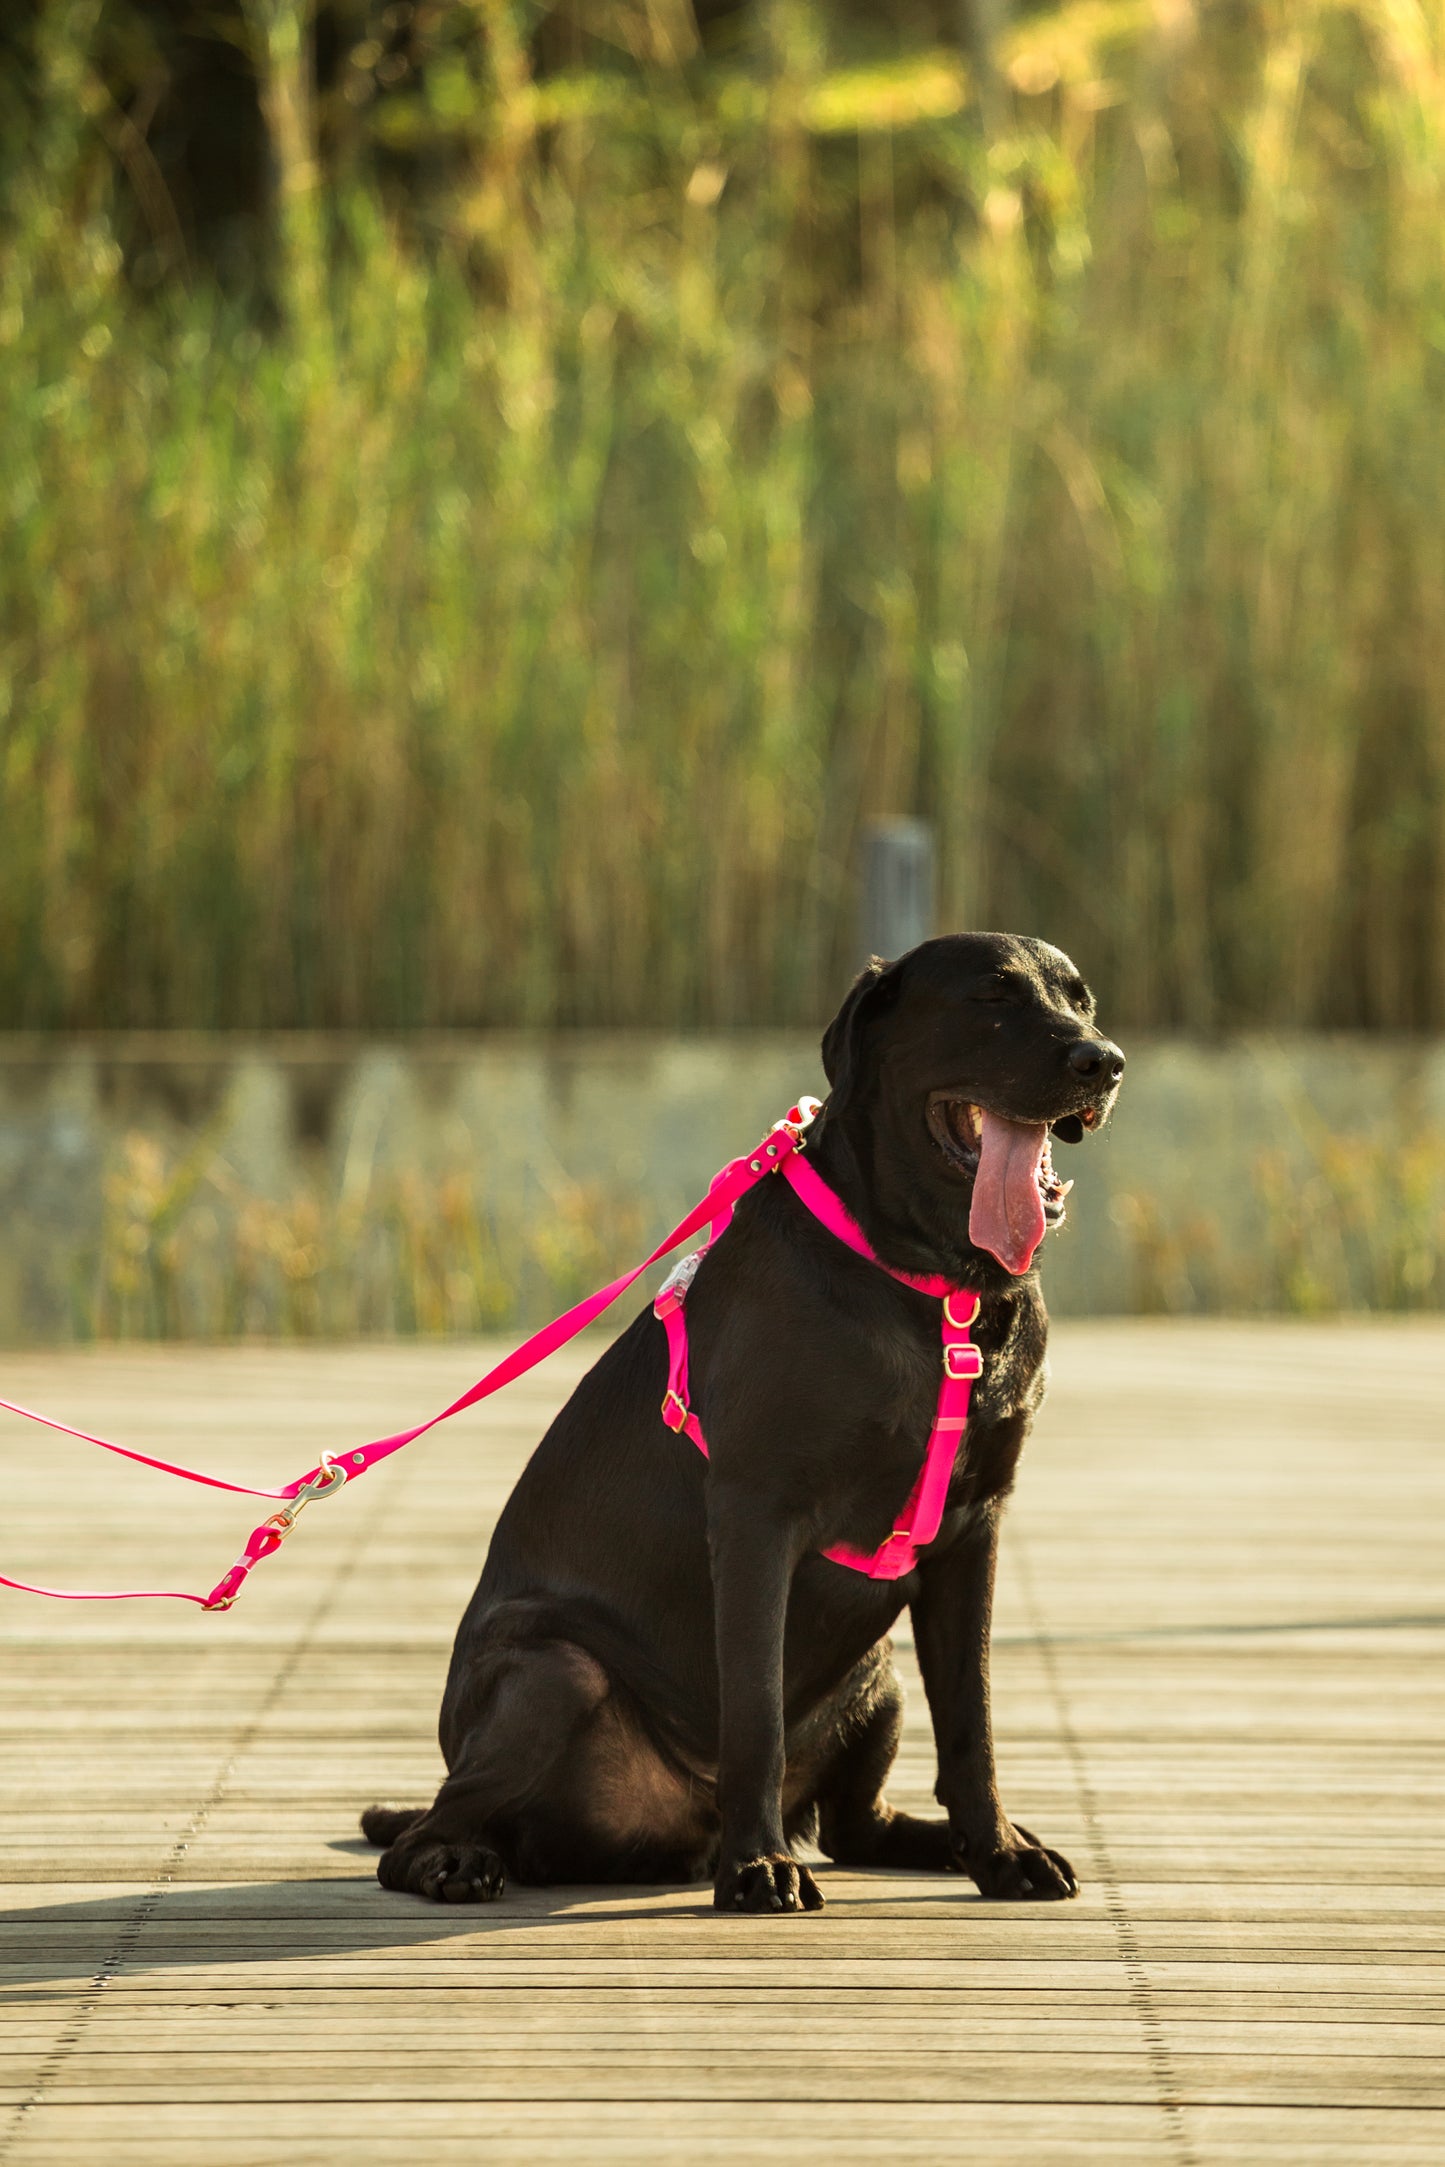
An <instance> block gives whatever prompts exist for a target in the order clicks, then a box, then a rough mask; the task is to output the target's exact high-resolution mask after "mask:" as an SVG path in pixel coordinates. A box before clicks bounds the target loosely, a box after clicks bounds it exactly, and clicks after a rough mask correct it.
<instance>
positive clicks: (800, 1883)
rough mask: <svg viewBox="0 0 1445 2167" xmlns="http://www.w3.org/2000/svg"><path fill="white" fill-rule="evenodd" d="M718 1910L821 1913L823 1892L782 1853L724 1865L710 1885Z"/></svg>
mask: <svg viewBox="0 0 1445 2167" xmlns="http://www.w3.org/2000/svg"><path fill="white" fill-rule="evenodd" d="M712 1900H713V1905H714V1907H715V1908H716V1909H717V1910H718V1911H821V1910H822V1908H823V1892H822V1890H821V1889H820V1888H819V1886H818V1884H817V1882H816V1881H815V1880H814V1879H813V1876H812V1875H811V1874H810V1873H809V1871H808V1869H807V1867H806V1866H800V1865H799V1864H798V1862H797V1860H796V1859H795V1858H789V1857H788V1854H787V1853H786V1852H785V1851H774V1852H770V1853H769V1854H768V1855H767V1856H766V1857H764V1858H755V1859H739V1860H737V1861H735V1862H734V1863H733V1864H732V1865H730V1866H724V1867H723V1868H722V1869H721V1871H720V1872H719V1874H718V1877H717V1880H716V1881H715V1883H714V1884H713V1892H712Z"/></svg>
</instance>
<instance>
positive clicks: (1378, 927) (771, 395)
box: [0, 0, 1445, 1032]
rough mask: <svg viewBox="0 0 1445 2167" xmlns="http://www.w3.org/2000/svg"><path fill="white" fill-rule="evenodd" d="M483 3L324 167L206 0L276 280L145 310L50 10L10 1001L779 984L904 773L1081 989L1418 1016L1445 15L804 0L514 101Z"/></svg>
mask: <svg viewBox="0 0 1445 2167" xmlns="http://www.w3.org/2000/svg"><path fill="white" fill-rule="evenodd" d="M472 12H473V14H474V15H475V16H476V18H477V20H478V22H480V24H481V25H482V29H483V31H484V32H485V35H482V36H480V37H479V38H478V39H477V40H476V41H474V42H473V43H472V44H470V45H468V46H466V47H465V48H464V49H462V48H459V50H458V54H457V56H456V57H455V58H454V60H453V61H452V62H450V63H449V64H448V66H447V67H438V68H436V69H434V70H432V71H431V72H430V73H429V74H428V76H427V79H426V82H425V84H424V86H423V87H422V88H421V89H419V90H418V91H417V92H416V94H415V96H414V97H412V98H411V99H410V100H408V99H405V98H398V99H395V100H391V101H389V102H388V103H387V105H386V107H385V108H384V109H383V110H382V111H379V112H378V117H377V130H376V138H375V140H373V141H372V142H371V143H370V145H369V148H368V149H367V151H366V154H365V155H360V154H358V155H357V156H356V157H354V158H352V159H350V160H349V161H347V162H345V163H344V165H343V166H340V167H331V168H327V169H325V176H324V178H323V179H321V180H320V181H318V179H317V172H318V169H317V167H316V166H315V164H314V149H315V145H314V140H313V136H314V123H313V117H312V114H311V109H310V103H309V98H308V84H307V74H306V64H305V61H306V42H305V37H304V35H303V32H304V20H303V16H302V13H301V11H300V10H299V9H298V7H296V6H294V5H292V4H291V0H249V4H248V21H249V24H250V28H251V32H252V36H253V41H254V57H255V63H256V66H257V68H258V71H259V75H260V80H261V83H262V91H263V105H264V111H265V115H266V120H267V125H268V128H269V131H270V138H271V145H272V154H273V162H274V167H275V173H276V180H277V205H278V219H277V225H276V232H275V266H274V270H275V276H274V282H273V291H272V292H271V294H270V295H269V297H265V298H258V297H254V296H247V295H245V294H238V293H234V292H233V293H230V294H224V293H222V292H221V291H219V290H217V289H216V288H214V287H213V286H211V285H209V284H208V283H206V282H205V281H203V280H194V281H192V282H191V283H190V284H189V285H188V284H187V283H186V281H185V280H184V279H183V278H182V276H181V274H180V272H179V270H177V271H175V273H174V275H172V276H169V277H168V278H167V279H166V280H164V281H163V282H162V283H161V285H160V287H159V288H158V289H157V290H155V291H152V292H148V293H146V294H144V295H143V296H142V295H138V293H137V291H136V289H135V285H134V282H133V280H132V279H131V277H130V275H129V270H128V265H127V261H126V257H125V252H124V250H123V248H122V245H121V237H120V236H119V232H118V226H117V214H116V186H117V183H116V170H117V158H118V157H119V155H120V154H119V153H118V152H117V151H116V150H115V149H114V148H113V144H114V142H115V140H116V137H115V131H114V129H112V130H111V132H110V134H109V135H107V133H106V131H105V130H104V129H103V128H102V127H101V126H100V119H101V117H102V116H101V115H100V109H99V102H98V101H99V99H100V97H101V96H103V93H100V92H99V91H98V88H97V81H96V77H95V73H94V69H93V67H92V66H91V62H90V58H89V54H90V49H91V41H92V40H93V37H94V34H95V22H96V16H97V6H96V4H95V0H55V4H53V5H51V6H50V7H49V8H48V9H47V10H45V11H44V14H43V18H42V27H41V31H40V33H39V36H40V45H39V47H38V55H39V58H38V70H39V80H40V83H41V86H42V94H41V95H40V96H39V97H38V98H37V100H36V101H35V102H34V105H33V108H32V109H30V110H28V112H27V113H26V115H24V116H22V117H17V118H15V120H14V125H8V126H7V128H6V130H5V144H4V149H3V152H0V162H3V173H4V195H3V210H0V217H3V225H4V246H3V252H0V505H3V521H0V834H3V838H4V846H3V850H0V926H3V928H4V937H3V940H0V1017H3V1019H4V1020H5V1021H7V1022H9V1023H11V1024H23V1025H29V1026H41V1027H57V1028H58V1027H72V1026H79V1025H107V1024H117V1023H126V1024H130V1025H178V1024H185V1025H200V1026H207V1025H215V1026H226V1027H242V1026H246V1027H267V1026H274V1025H283V1026H285V1025H302V1024H304V1025H347V1026H349V1025H362V1026H368V1027H392V1026H406V1025H411V1024H418V1023H439V1024H453V1023H457V1024H491V1023H562V1024H571V1023H591V1022H606V1023H633V1022H643V1021H647V1022H663V1023H674V1024H679V1025H691V1024H697V1023H709V1024H716V1023H724V1024H725V1023H737V1022H779V1021H792V1020H796V1019H805V1020H812V1019H814V1018H815V1017H816V1016H817V1015H818V1014H819V1013H821V1012H826V1010H827V1009H828V1008H829V1007H830V1006H831V1004H832V998H833V997H834V996H835V994H836V990H837V987H838V985H839V983H840V982H841V980H842V978H843V977H844V975H845V974H846V970H847V968H848V967H849V965H850V964H851V962H852V960H853V957H852V952H851V950H852V890H851V886H850V880H851V867H852V865H853V862H854V854H855V841H856V837H857V834H858V830H859V827H860V824H861V823H862V822H864V821H865V820H867V819H868V818H870V817H872V816H873V815H876V814H880V813H890V812H898V811H905V812H921V813H924V814H926V815H927V816H928V817H930V818H931V819H933V820H935V821H936V822H937V824H938V829H939V834H940V841H941V846H942V849H941V856H942V874H943V883H942V886H943V892H942V896H941V909H942V915H943V918H944V921H945V922H946V923H951V924H952V923H989V922H992V923H998V924H1009V925H1015V926H1018V927H1020V928H1021V929H1025V930H1029V931H1038V932H1043V933H1046V934H1048V935H1050V936H1051V937H1054V938H1058V939H1060V940H1062V941H1064V942H1065V943H1066V944H1067V945H1069V946H1071V947H1073V948H1074V949H1075V950H1076V951H1077V953H1078V954H1079V957H1080V960H1081V961H1083V962H1084V964H1085V967H1086V969H1087V970H1088V971H1089V974H1090V975H1091V977H1093V978H1095V979H1096V980H1097V981H1098V983H1099V985H1100V988H1101V990H1102V991H1103V992H1104V993H1105V994H1106V996H1107V998H1108V1004H1109V1011H1108V1012H1109V1015H1110V1018H1111V1021H1113V1022H1114V1023H1115V1025H1116V1027H1118V1028H1125V1027H1127V1025H1128V1024H1129V1023H1130V1022H1135V1023H1137V1022H1147V1023H1150V1024H1155V1025H1165V1026H1183V1027H1187V1028H1191V1029H1195V1030H1201V1031H1206V1032H1207V1031H1210V1030H1212V1029H1214V1028H1216V1027H1217V1026H1219V1025H1221V1024H1223V1023H1226V1022H1228V1023H1234V1022H1244V1021H1248V1020H1253V1019H1263V1020H1267V1021H1271V1022H1276V1023H1281V1024H1291V1025H1308V1024H1327V1025H1340V1024H1343V1025H1366V1026H1391V1027H1405V1028H1438V1027H1440V1026H1441V1024H1442V1023H1445V944H1442V941H1441V937H1440V936H1441V931H1442V927H1445V642H1442V638H1441V629H1440V616H1441V597H1442V594H1445V579H1442V573H1445V563H1442V555H1445V522H1442V519H1441V513H1440V507H1441V504H1442V502H1445V434H1442V431H1441V428H1440V426H1439V417H1440V413H1441V411H1442V395H1445V256H1442V250H1441V240H1440V237H1441V232H1442V225H1445V219H1442V212H1445V202H1442V193H1445V9H1442V7H1441V5H1439V4H1437V0H1329V4H1323V0H1290V4H1288V5H1284V4H1280V0H1251V4H1248V5H1244V4H1241V5H1238V6H1231V7H1204V8H1200V9H1197V10H1196V9H1194V8H1191V7H1190V6H1188V5H1187V4H1185V0H1172V4H1170V5H1168V6H1165V5H1163V4H1160V5H1153V6H1151V5H1140V4H1125V0H1120V4H1112V0H1088V4H1084V5H1075V6H1072V7H1066V8H1064V9H1061V10H1054V11H1046V12H1044V13H1041V14H1036V15H1031V16H1028V17H1026V18H1023V19H1022V20H1020V21H1018V22H1017V23H1015V24H1014V25H1013V27H1012V28H1011V29H1009V31H1008V32H1007V33H1006V35H1005V36H1004V38H1003V40H1002V42H1001V44H1000V46H999V48H998V52H997V54H996V63H997V66H996V73H995V74H994V75H993V76H991V77H989V78H987V79H986V81H985V83H984V86H983V90H982V93H981V92H980V86H979V84H978V83H977V82H976V81H975V80H974V79H973V77H972V76H970V74H969V72H968V71H967V69H965V67H964V65H963V63H962V62H961V61H960V60H959V59H958V58H957V56H956V55H952V54H947V53H939V52H933V51H917V52H912V53H904V54H903V55H902V57H901V58H895V59H891V60H889V61H887V62H886V63H885V62H883V61H877V62H876V63H875V62H873V61H870V60H868V59H867V58H866V57H865V59H864V60H862V61H859V60H857V59H856V57H855V58H851V59H850V57H849V55H848V54H846V53H841V52H839V51H835V50H834V49H833V48H832V46H830V43H829V38H828V36H827V34H825V31H824V28H823V26H822V22H821V18H820V17H819V15H818V14H817V13H815V12H814V11H813V10H811V9H809V8H807V7H802V6H793V5H780V6H775V7H772V8H769V9H767V10H766V11H764V25H763V29H762V31H761V32H760V33H759V37H758V40H757V42H756V45H755V47H754V48H753V49H751V50H750V51H749V53H748V54H746V55H744V56H743V57H742V58H741V59H740V60H738V61H737V62H736V63H735V64H730V65H727V66H723V65H720V64H719V65H716V66H709V67H707V68H705V69H699V68H698V67H697V66H696V65H691V64H690V65H688V66H684V65H682V64H680V63H679V64H676V65H674V64H672V63H671V62H669V61H668V60H667V58H666V56H665V55H663V56H662V57H658V54H657V53H655V52H654V53H652V54H651V56H650V57H648V58H646V59H645V62H640V63H639V64H638V65H637V66H635V67H631V68H619V69H614V70H613V71H611V72H610V73H609V72H600V71H596V70H594V71H592V72H590V73H589V72H588V71H586V70H574V71H571V72H570V73H569V72H568V71H565V70H564V71H562V72H560V73H558V74H555V75H553V76H552V77H551V78H549V79H547V80H545V81H544V80H536V81H534V80H533V78H532V75H531V72H530V68H529V64H528V58H527V52H526V49H525V48H524V46H523V44H522V43H521V41H520V39H519V37H518V36H517V34H516V31H515V26H514V19H513V16H512V14H511V12H510V10H509V9H508V8H506V7H505V6H504V5H502V4H501V0H479V5H478V7H477V8H476V9H475V10H473V11H472ZM22 118H23V125H22ZM388 139H389V140H390V142H391V146H392V149H393V150H394V151H396V150H399V149H400V148H401V147H404V146H406V145H411V146H412V147H413V148H414V147H415V146H416V145H417V144H418V143H421V144H428V143H431V144H438V145H443V146H445V147H446V150H447V155H446V156H445V157H441V156H438V158H437V160H436V178H435V181H434V183H433V184H432V185H431V186H430V187H429V189H428V190H427V192H426V194H425V197H424V200H421V199H418V200H413V201H411V202H409V203H406V204H404V205H399V204H398V203H397V202H396V200H395V198H394V195H390V194H388V191H387V189H386V186H385V185H384V163H383V153H384V152H385V150H386V148H387V141H388ZM131 151H132V160H131V162H132V165H133V166H134V165H135V163H136V160H135V156H134V151H133V146H132V147H131ZM122 162H123V161H122ZM157 216H158V217H159V216H161V213H160V212H159V211H158V212H157Z"/></svg>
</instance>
